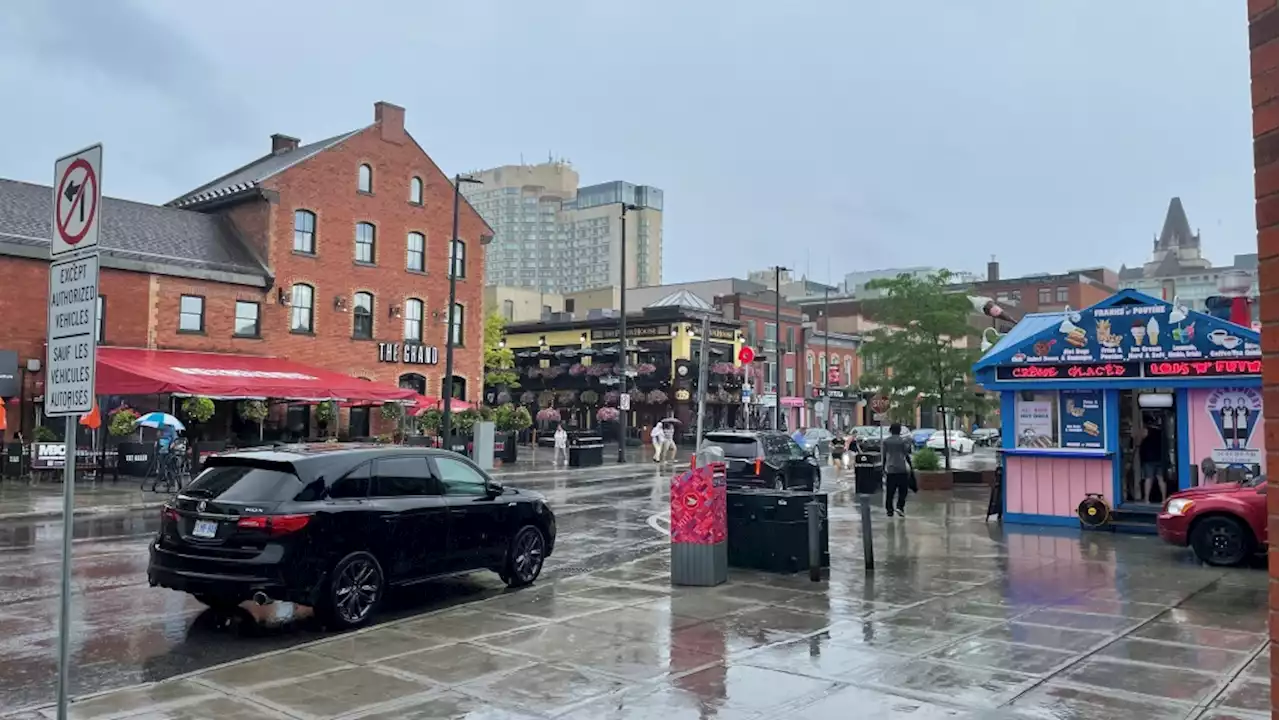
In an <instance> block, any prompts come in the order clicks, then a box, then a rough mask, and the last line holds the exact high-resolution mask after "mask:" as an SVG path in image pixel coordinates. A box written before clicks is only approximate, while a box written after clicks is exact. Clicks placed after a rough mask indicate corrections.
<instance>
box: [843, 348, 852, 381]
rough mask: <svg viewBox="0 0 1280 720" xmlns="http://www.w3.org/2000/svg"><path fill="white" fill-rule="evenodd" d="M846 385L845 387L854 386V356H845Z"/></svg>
mask: <svg viewBox="0 0 1280 720" xmlns="http://www.w3.org/2000/svg"><path fill="white" fill-rule="evenodd" d="M844 384H845V385H852V384H853V356H852V355H845V356H844Z"/></svg>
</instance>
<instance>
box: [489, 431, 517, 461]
mask: <svg viewBox="0 0 1280 720" xmlns="http://www.w3.org/2000/svg"><path fill="white" fill-rule="evenodd" d="M519 436H520V434H519V433H515V432H500V433H494V434H493V459H495V460H501V461H502V462H504V463H513V462H515V461H516V460H517V458H518V456H519V447H520V445H519V442H518V438H519Z"/></svg>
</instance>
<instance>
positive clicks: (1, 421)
mask: <svg viewBox="0 0 1280 720" xmlns="http://www.w3.org/2000/svg"><path fill="white" fill-rule="evenodd" d="M7 427H9V423H8V420H7V419H6V418H5V412H4V398H0V430H4V429H5V428H7Z"/></svg>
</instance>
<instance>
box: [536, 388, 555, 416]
mask: <svg viewBox="0 0 1280 720" xmlns="http://www.w3.org/2000/svg"><path fill="white" fill-rule="evenodd" d="M555 402H556V394H555V393H553V392H551V391H550V390H544V391H542V392H541V393H538V407H541V408H549V407H551V406H552V405H554V404H555ZM539 414H541V413H539Z"/></svg>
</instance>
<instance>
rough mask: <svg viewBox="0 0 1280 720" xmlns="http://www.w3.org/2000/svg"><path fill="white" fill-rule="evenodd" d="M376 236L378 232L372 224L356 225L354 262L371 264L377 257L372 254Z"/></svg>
mask: <svg viewBox="0 0 1280 720" xmlns="http://www.w3.org/2000/svg"><path fill="white" fill-rule="evenodd" d="M377 236H378V231H377V229H376V228H374V227H373V224H372V223H367V222H362V223H356V262H362V263H372V262H373V261H374V258H375V257H377V255H375V253H374V249H375V248H374V244H375V243H376V242H377Z"/></svg>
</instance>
